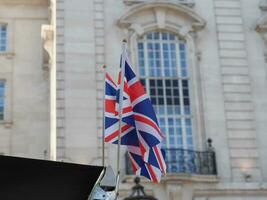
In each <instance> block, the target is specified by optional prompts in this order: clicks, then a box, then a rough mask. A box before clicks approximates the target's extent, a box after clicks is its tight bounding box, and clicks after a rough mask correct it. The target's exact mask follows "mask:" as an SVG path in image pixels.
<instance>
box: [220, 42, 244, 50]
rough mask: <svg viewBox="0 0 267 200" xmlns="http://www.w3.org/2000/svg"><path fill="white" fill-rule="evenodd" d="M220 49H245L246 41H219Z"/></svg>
mask: <svg viewBox="0 0 267 200" xmlns="http://www.w3.org/2000/svg"><path fill="white" fill-rule="evenodd" d="M219 47H220V49H232V50H233V49H245V44H244V42H239V41H231V42H229V41H220V42H219Z"/></svg>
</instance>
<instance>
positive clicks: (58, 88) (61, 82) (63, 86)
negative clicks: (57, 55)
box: [56, 80, 65, 90]
mask: <svg viewBox="0 0 267 200" xmlns="http://www.w3.org/2000/svg"><path fill="white" fill-rule="evenodd" d="M56 88H57V90H60V89H63V90H64V88H65V82H64V80H59V81H57V85H56Z"/></svg>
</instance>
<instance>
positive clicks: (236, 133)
mask: <svg viewBox="0 0 267 200" xmlns="http://www.w3.org/2000/svg"><path fill="white" fill-rule="evenodd" d="M228 135H229V138H230V139H255V138H256V133H255V131H254V130H228Z"/></svg>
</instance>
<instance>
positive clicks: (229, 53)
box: [219, 49, 247, 58]
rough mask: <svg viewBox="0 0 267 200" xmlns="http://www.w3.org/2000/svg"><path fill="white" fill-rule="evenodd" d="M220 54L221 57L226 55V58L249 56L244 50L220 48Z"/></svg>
mask: <svg viewBox="0 0 267 200" xmlns="http://www.w3.org/2000/svg"><path fill="white" fill-rule="evenodd" d="M219 54H220V56H221V58H223V57H226V58H246V57H247V52H246V51H244V50H229V49H226V50H219Z"/></svg>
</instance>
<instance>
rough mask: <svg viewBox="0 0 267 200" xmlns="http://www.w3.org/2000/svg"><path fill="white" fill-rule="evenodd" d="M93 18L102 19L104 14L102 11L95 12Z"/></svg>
mask: <svg viewBox="0 0 267 200" xmlns="http://www.w3.org/2000/svg"><path fill="white" fill-rule="evenodd" d="M94 15H95V19H96V20H104V14H103V12H95V14H94Z"/></svg>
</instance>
